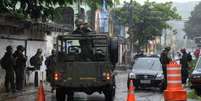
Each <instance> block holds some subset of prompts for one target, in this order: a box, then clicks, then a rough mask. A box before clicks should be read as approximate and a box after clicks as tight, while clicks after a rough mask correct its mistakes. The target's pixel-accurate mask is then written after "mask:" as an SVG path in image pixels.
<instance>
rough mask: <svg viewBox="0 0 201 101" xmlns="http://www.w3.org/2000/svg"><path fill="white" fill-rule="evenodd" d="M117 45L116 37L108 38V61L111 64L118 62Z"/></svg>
mask: <svg viewBox="0 0 201 101" xmlns="http://www.w3.org/2000/svg"><path fill="white" fill-rule="evenodd" d="M118 49H119V45H118V39H117V38H110V44H109V53H110V61H111V62H112V64H113V65H115V64H116V63H117V62H118V55H119V51H118Z"/></svg>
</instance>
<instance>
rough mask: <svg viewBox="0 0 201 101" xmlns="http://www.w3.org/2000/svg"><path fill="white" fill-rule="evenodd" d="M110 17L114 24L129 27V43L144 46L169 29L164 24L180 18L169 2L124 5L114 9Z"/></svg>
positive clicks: (168, 26) (134, 2)
mask: <svg viewBox="0 0 201 101" xmlns="http://www.w3.org/2000/svg"><path fill="white" fill-rule="evenodd" d="M112 16H113V19H114V21H115V23H116V24H123V25H127V26H129V31H128V33H129V35H130V39H131V43H136V44H137V45H138V46H139V47H142V46H145V45H146V44H147V43H148V40H150V39H153V38H154V37H155V36H161V34H162V31H163V29H167V28H171V26H170V25H168V24H167V23H166V22H167V21H169V20H173V19H180V18H181V17H180V16H179V15H178V14H177V13H176V8H174V7H172V3H171V2H167V3H156V2H149V1H147V2H145V3H144V4H143V5H141V4H140V3H138V2H136V1H133V2H130V3H125V4H124V6H123V7H122V8H115V9H113V11H112Z"/></svg>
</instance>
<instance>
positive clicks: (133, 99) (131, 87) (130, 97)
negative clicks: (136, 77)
mask: <svg viewBox="0 0 201 101" xmlns="http://www.w3.org/2000/svg"><path fill="white" fill-rule="evenodd" d="M134 90H135V87H134V85H133V80H130V83H129V88H128V96H127V101H136V97H135V94H134Z"/></svg>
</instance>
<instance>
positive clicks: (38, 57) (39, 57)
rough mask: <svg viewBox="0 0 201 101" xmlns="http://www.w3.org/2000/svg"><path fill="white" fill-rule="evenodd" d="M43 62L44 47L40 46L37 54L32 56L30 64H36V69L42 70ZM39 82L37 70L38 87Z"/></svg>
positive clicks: (36, 82) (35, 83)
mask: <svg viewBox="0 0 201 101" xmlns="http://www.w3.org/2000/svg"><path fill="white" fill-rule="evenodd" d="M42 63H43V56H42V49H40V48H39V49H38V50H37V52H36V54H35V55H34V56H32V57H31V59H30V64H31V65H32V66H34V69H35V70H40V67H41V65H42ZM42 77H43V76H42ZM42 79H43V78H42ZM38 83H39V81H38V71H35V76H34V86H35V87H38Z"/></svg>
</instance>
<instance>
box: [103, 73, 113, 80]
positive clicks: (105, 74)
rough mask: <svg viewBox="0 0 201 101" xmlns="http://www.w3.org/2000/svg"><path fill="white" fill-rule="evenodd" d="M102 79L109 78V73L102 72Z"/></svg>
mask: <svg viewBox="0 0 201 101" xmlns="http://www.w3.org/2000/svg"><path fill="white" fill-rule="evenodd" d="M103 79H104V80H110V79H111V73H106V72H104V73H103Z"/></svg>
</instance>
